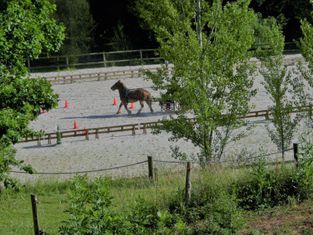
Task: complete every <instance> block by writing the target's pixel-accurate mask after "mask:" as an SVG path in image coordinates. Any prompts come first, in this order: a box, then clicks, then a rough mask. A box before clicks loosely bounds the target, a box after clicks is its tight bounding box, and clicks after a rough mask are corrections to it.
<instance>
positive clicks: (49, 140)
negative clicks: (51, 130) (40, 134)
mask: <svg viewBox="0 0 313 235" xmlns="http://www.w3.org/2000/svg"><path fill="white" fill-rule="evenodd" d="M48 144H51V135H50V134H49V135H48Z"/></svg>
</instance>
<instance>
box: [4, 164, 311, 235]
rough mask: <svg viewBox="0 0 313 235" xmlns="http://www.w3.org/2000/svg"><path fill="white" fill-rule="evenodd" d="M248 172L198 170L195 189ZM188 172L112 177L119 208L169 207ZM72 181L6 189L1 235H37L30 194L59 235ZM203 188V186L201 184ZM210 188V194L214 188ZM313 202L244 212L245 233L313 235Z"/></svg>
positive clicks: (44, 222) (45, 225)
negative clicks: (140, 200)
mask: <svg viewBox="0 0 313 235" xmlns="http://www.w3.org/2000/svg"><path fill="white" fill-rule="evenodd" d="M248 171H249V170H247V169H240V170H231V169H223V168H221V167H216V168H210V169H207V170H206V171H201V170H193V171H192V185H193V186H192V187H193V189H194V190H195V191H196V190H197V187H199V185H201V184H202V183H203V182H206V184H207V185H208V184H209V185H220V186H222V185H230V184H231V183H232V182H234V181H235V180H238V179H239V178H241V177H246V176H247V172H248ZM184 174H185V172H184V171H182V172H177V173H169V172H162V174H160V176H159V177H158V181H157V182H156V183H154V182H151V181H150V180H148V179H147V178H133V179H116V180H111V179H108V182H109V185H110V192H111V195H112V197H113V198H114V199H113V205H114V206H115V207H114V210H116V211H117V212H126V211H128V210H129V209H130V208H131V207H132V206H133V205H134V203H135V200H136V199H138V198H139V197H141V198H143V199H144V200H146V201H148V202H151V203H154V204H155V205H157V206H158V207H159V208H166V207H167V205H168V202H169V201H171V199H173V197H175V196H176V195H177V193H178V192H182V191H183V188H184V183H185V175H184ZM70 187H71V182H69V181H68V182H62V183H60V182H45V183H43V182H38V183H36V184H35V185H25V186H24V187H22V189H21V191H20V192H10V191H6V192H5V193H2V194H1V195H0V212H1V213H0V221H1V223H0V234H1V235H2V234H3V235H11V234H12V235H13V234H14V235H28V234H33V221H32V212H31V203H30V194H36V195H37V197H38V200H39V204H38V214H39V224H40V228H41V229H42V230H44V231H46V232H47V233H48V234H58V228H59V226H60V225H61V221H63V220H65V219H66V218H67V215H66V213H65V212H64V211H65V210H66V208H67V207H68V206H69V205H68V199H67V192H68V190H69V188H70ZM200 187H201V186H200ZM207 190H210V189H209V188H208V189H207ZM312 202H313V200H308V201H306V202H305V203H303V204H300V205H297V204H296V203H295V201H293V200H292V199H290V203H289V205H286V206H281V207H276V208H272V209H268V210H262V211H255V212H244V213H243V214H244V219H245V221H246V225H245V227H244V229H242V230H241V231H240V234H313V229H312V228H313V203H312Z"/></svg>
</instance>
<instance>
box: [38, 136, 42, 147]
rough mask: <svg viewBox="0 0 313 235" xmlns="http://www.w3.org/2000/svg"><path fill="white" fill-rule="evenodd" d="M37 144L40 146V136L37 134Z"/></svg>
mask: <svg viewBox="0 0 313 235" xmlns="http://www.w3.org/2000/svg"><path fill="white" fill-rule="evenodd" d="M37 145H38V146H41V140H40V136H38V139H37Z"/></svg>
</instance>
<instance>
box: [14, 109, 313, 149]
mask: <svg viewBox="0 0 313 235" xmlns="http://www.w3.org/2000/svg"><path fill="white" fill-rule="evenodd" d="M312 108H313V106H311V105H307V106H301V107H293V108H292V109H291V110H290V111H289V113H297V112H309V113H310V115H312ZM271 115H272V110H257V111H252V112H249V113H248V114H247V115H246V116H244V117H241V118H242V119H249V118H258V117H264V118H265V120H268V119H269V118H270V116H271ZM190 121H194V118H190ZM161 125H162V122H161V121H155V122H142V123H134V124H124V125H116V126H106V127H96V128H88V129H86V128H85V129H78V130H66V131H60V132H59V133H60V135H61V138H73V137H79V136H85V138H86V139H89V136H90V135H94V136H95V138H96V139H98V138H99V134H108V133H114V132H125V131H128V132H130V131H131V132H132V134H133V135H135V133H136V130H137V131H139V130H141V131H142V133H143V134H146V133H147V129H148V128H149V129H150V128H155V127H158V126H161ZM52 139H57V132H50V133H46V134H44V135H43V136H27V137H25V138H24V139H23V140H21V141H19V143H22V142H31V141H38V145H40V144H41V141H42V140H48V144H51V140H52Z"/></svg>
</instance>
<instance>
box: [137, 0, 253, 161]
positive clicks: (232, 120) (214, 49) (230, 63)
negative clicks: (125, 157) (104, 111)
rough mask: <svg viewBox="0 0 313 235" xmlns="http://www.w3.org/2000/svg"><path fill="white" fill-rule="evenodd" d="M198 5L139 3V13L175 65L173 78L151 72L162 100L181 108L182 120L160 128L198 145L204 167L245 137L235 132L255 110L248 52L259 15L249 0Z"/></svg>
mask: <svg viewBox="0 0 313 235" xmlns="http://www.w3.org/2000/svg"><path fill="white" fill-rule="evenodd" d="M198 2H199V3H200V7H199V5H198V7H196V5H194V1H191V0H184V1H181V0H179V1H178V0H162V1H159V0H153V1H144V0H138V1H137V9H138V12H139V15H140V17H142V18H143V19H144V20H145V21H146V22H147V24H148V25H149V26H150V27H151V28H152V30H153V31H154V32H155V33H156V37H157V40H158V42H159V43H160V55H161V56H162V57H163V58H164V59H165V60H167V61H170V62H171V63H172V64H173V65H174V70H173V75H172V76H168V74H167V73H166V70H165V68H164V69H163V71H160V72H159V74H155V75H153V74H150V78H151V79H152V81H153V83H154V85H155V87H156V89H158V90H160V91H161V92H162V95H161V99H164V100H168V99H170V100H173V101H175V102H176V103H178V104H179V105H180V109H179V110H177V111H176V114H177V118H175V119H172V120H164V121H163V127H162V128H161V129H163V130H165V131H167V132H171V133H172V135H173V138H172V139H173V140H177V139H180V138H184V139H187V140H190V141H191V142H192V143H193V144H194V145H195V146H198V147H199V148H200V149H201V153H200V155H198V158H199V159H200V161H201V162H202V163H205V162H207V161H210V160H212V159H216V160H218V159H219V158H220V157H221V155H222V154H223V151H224V148H225V145H226V144H227V143H228V142H229V141H232V140H236V139H237V138H240V137H241V135H242V133H240V134H239V135H233V136H231V133H232V131H233V130H234V129H237V128H239V127H241V126H242V125H243V122H242V121H241V120H240V117H241V116H244V115H245V114H246V113H247V112H248V111H249V110H250V106H249V100H250V98H251V96H252V95H253V92H252V91H251V90H252V89H251V88H252V85H253V80H252V77H251V76H250V75H251V74H252V72H253V66H252V64H251V63H249V59H250V58H251V56H252V53H251V51H249V49H250V48H251V47H252V45H253V43H254V41H255V39H254V25H255V23H256V20H257V17H256V15H255V14H254V12H253V11H252V10H250V9H249V8H248V5H249V2H250V1H242V0H240V1H235V2H232V3H227V4H226V5H225V6H222V4H221V1H217V0H215V1H213V3H212V4H208V3H207V2H206V1H198ZM196 15H197V17H195V16H196ZM188 115H189V116H192V117H193V120H190V118H188Z"/></svg>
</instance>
